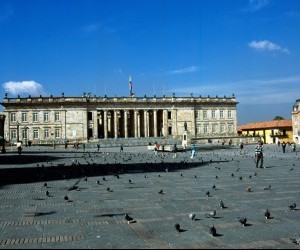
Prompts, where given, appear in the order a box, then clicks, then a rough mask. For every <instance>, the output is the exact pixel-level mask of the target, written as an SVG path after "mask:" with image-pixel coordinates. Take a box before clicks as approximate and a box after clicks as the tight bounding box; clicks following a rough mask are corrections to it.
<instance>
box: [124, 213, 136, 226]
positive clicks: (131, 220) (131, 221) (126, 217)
mask: <svg viewBox="0 0 300 250" xmlns="http://www.w3.org/2000/svg"><path fill="white" fill-rule="evenodd" d="M125 220H126V221H127V223H128V224H129V223H133V222H134V221H135V220H134V219H133V218H132V217H130V216H129V215H128V214H125Z"/></svg>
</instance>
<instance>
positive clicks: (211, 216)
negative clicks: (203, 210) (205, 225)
mask: <svg viewBox="0 0 300 250" xmlns="http://www.w3.org/2000/svg"><path fill="white" fill-rule="evenodd" d="M216 213H217V210H213V211H211V212H209V213H207V214H206V215H205V217H206V218H213V217H214V216H216Z"/></svg>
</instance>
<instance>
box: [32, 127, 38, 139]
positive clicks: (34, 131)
mask: <svg viewBox="0 0 300 250" xmlns="http://www.w3.org/2000/svg"><path fill="white" fill-rule="evenodd" d="M33 139H39V130H38V129H34V130H33Z"/></svg>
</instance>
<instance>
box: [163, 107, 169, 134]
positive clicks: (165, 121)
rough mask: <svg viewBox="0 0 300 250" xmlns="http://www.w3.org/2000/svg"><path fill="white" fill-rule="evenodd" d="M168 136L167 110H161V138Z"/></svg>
mask: <svg viewBox="0 0 300 250" xmlns="http://www.w3.org/2000/svg"><path fill="white" fill-rule="evenodd" d="M167 135H168V110H163V136H167Z"/></svg>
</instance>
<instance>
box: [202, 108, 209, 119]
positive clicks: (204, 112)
mask: <svg viewBox="0 0 300 250" xmlns="http://www.w3.org/2000/svg"><path fill="white" fill-rule="evenodd" d="M207 118H208V117H207V111H206V110H204V111H203V119H207Z"/></svg>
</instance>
